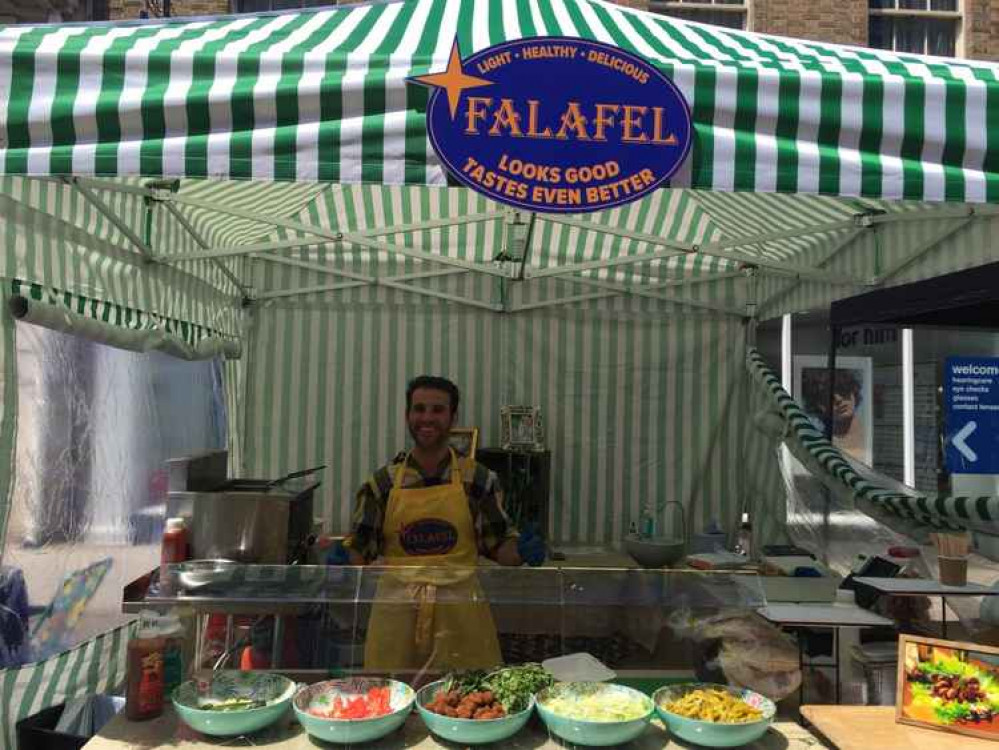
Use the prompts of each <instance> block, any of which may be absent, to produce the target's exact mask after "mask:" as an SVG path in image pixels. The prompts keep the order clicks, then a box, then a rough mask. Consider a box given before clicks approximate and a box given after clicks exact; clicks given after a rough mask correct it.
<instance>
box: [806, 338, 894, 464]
mask: <svg viewBox="0 0 999 750" xmlns="http://www.w3.org/2000/svg"><path fill="white" fill-rule="evenodd" d="M827 362H828V360H827V359H826V357H822V356H799V357H795V358H794V394H793V395H794V397H795V399H796V400H797V401H798V404H799V405H800V406H801V408H802V409H804V410H805V413H806V414H808V416H809V417H811V419H812V421H813V422H814V423H815V426H816V428H817V429H819V430H822V431H823V432H825V430H826V428H827V426H828V425H829V423H830V420H831V422H832V436H833V445H835V446H836V447H837V448H839V449H840V450H841V451H843V452H844V453H846V454H848V455H849V456H850V457H851V458H855V459H856V460H858V461H860V462H861V463H863V464H866V465H867V466H870V465H871V464H872V462H873V460H874V427H873V420H872V410H871V402H872V396H873V388H872V379H871V359H870V357H837V358H836V379H835V384H834V388H833V398H832V415H831V416H830V413H829V368H828V364H827Z"/></svg>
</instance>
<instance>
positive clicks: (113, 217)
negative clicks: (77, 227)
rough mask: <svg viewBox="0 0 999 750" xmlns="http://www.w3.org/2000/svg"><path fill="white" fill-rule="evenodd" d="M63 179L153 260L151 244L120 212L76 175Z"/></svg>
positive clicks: (149, 259) (145, 255)
mask: <svg viewBox="0 0 999 750" xmlns="http://www.w3.org/2000/svg"><path fill="white" fill-rule="evenodd" d="M63 180H64V181H65V183H66V184H67V185H72V186H73V187H74V188H76V189H77V190H78V191H79V192H80V195H82V196H83V197H84V198H85V199H86V201H87V202H88V203H89V204H90V205H91V206H93V207H94V208H96V209H97V210H98V211H99V212H100V213H101V214H102V215H103V216H104V217H105V218H106V219H107V220H108V221H110V222H111V223H112V224H114V226H115V227H116V228H117V229H118V231H119V232H121V233H122V234H123V235H125V236H126V237H127V238H128V241H129V242H131V243H132V244H133V245H135V247H137V248H138V249H139V252H141V253H142V255H143V256H144V257H145V259H146V260H148V261H150V262H153V260H154V259H153V251H152V249H151V248H150V247H149V245H147V244H146V243H145V242H143V241H142V238H141V237H139V235H137V234H136V233H135V232H133V231H132V228H131V227H129V226H128V225H127V224H126V223H125V222H124V221H122V220H121V219H120V218H119V217H118V214H116V213H115V212H114V211H112V210H111V207H110V206H108V205H107V204H106V203H105V202H104V201H102V200H101V199H100V198H99V197H98V196H97V195H95V194H94V192H93V191H92V190H91V189H90V188H88V187H87V186H86V185H84V184H82V183H81V182H80V181H79V180H78V179H77V178H76V177H64V178H63Z"/></svg>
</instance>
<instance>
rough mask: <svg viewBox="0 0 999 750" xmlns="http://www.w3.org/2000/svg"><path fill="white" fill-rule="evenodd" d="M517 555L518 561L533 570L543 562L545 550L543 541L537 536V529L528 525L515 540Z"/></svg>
mask: <svg viewBox="0 0 999 750" xmlns="http://www.w3.org/2000/svg"><path fill="white" fill-rule="evenodd" d="M517 554H518V555H520V559H521V560H523V561H524V562H525V563H527V564H528V565H530V566H531V567H533V568H536V567H538V566H539V565H541V564H542V563H543V562H544V561H545V557H546V555H547V549H546V545H545V540H544V539H542V538H541V536H540V535H539V534H538V531H537V527H536V526H534V525H533V524H529V525H528V526H527V527H526V528H525V529H524V530H523V531H522V532H521V534H520V539H518V540H517Z"/></svg>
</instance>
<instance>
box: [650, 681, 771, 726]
mask: <svg viewBox="0 0 999 750" xmlns="http://www.w3.org/2000/svg"><path fill="white" fill-rule="evenodd" d="M663 708H664V709H666V710H667V711H669V712H670V713H673V714H677V715H678V716H684V717H686V718H688V719H696V720H697V721H713V722H716V723H719V724H743V723H746V722H749V721H758V720H759V719H761V718H762V717H763V712H762V711H760V709H758V708H754V707H753V706H750V705H749V704H748V703H746V702H745V701H743V700H740V699H738V698H736V697H735V696H734V695H732V694H731V693H729V692H727V691H725V690H718V689H712V690H704V689H698V690H692V691H690V692H689V693H687V694H686V695H685V696H683V697H682V698H680V699H679V700H675V701H672V702H671V703H667V704H666V705H664V706H663Z"/></svg>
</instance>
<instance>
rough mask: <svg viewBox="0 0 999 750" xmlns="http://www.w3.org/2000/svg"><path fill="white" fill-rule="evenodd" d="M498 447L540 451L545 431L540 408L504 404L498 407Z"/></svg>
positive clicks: (543, 442) (542, 447) (543, 446)
mask: <svg viewBox="0 0 999 750" xmlns="http://www.w3.org/2000/svg"><path fill="white" fill-rule="evenodd" d="M500 447H501V448H503V449H504V450H523V451H542V450H544V449H545V431H544V424H543V422H542V419H541V409H539V408H538V407H536V406H504V407H502V408H501V409H500Z"/></svg>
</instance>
